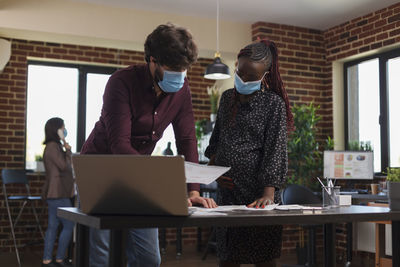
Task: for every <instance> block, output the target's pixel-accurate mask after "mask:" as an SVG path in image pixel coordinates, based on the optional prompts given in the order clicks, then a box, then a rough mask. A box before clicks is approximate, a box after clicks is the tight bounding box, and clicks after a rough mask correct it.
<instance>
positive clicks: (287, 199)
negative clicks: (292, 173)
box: [281, 184, 322, 267]
mask: <svg viewBox="0 0 400 267" xmlns="http://www.w3.org/2000/svg"><path fill="white" fill-rule="evenodd" d="M281 198H282V204H284V205H290V204H300V205H309V204H322V201H321V199H320V198H319V197H318V196H316V195H315V194H314V193H313V192H312V191H311V190H310V189H308V188H307V187H304V186H301V185H296V184H291V185H289V186H288V187H286V188H285V189H284V190H283V191H282V193H281ZM303 227H304V228H307V229H308V244H307V263H306V264H305V265H304V266H307V267H315V266H316V264H315V254H316V253H315V228H316V225H306V226H303ZM291 266H293V265H291ZM295 266H300V265H295ZM282 267H290V265H282Z"/></svg>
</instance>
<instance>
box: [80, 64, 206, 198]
mask: <svg viewBox="0 0 400 267" xmlns="http://www.w3.org/2000/svg"><path fill="white" fill-rule="evenodd" d="M170 123H172V126H173V128H174V133H175V139H176V146H177V149H178V154H180V155H184V156H185V160H187V161H191V162H198V153H197V141H196V135H195V128H194V116H193V110H192V97H191V94H190V90H189V85H188V81H187V80H185V84H184V85H183V88H182V89H181V90H179V91H178V92H177V93H169V94H167V93H163V94H162V96H161V97H160V98H157V96H156V92H155V90H154V87H153V77H152V76H151V73H150V69H149V66H148V65H133V66H130V67H128V68H125V69H121V70H118V71H117V72H115V73H114V74H113V75H112V76H111V77H110V79H109V80H108V82H107V85H106V88H105V91H104V96H103V108H102V110H101V116H100V119H99V121H98V122H96V124H95V127H94V129H93V131H92V132H91V134H90V136H89V137H88V139H87V140H86V142H85V144H84V145H83V147H82V150H81V154H141V155H150V154H151V153H152V152H153V150H154V147H155V145H156V143H157V141H158V140H160V138H161V137H162V135H163V132H164V130H165V128H167V126H168V125H169V124H170ZM188 190H189V191H192V190H196V191H199V190H200V185H199V184H188Z"/></svg>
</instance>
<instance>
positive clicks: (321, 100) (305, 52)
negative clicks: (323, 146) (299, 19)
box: [252, 22, 333, 139]
mask: <svg viewBox="0 0 400 267" xmlns="http://www.w3.org/2000/svg"><path fill="white" fill-rule="evenodd" d="M252 36H253V40H256V39H257V38H261V39H263V38H267V39H269V40H271V41H274V42H275V43H276V44H277V46H278V49H279V68H280V73H281V77H282V80H283V82H284V85H285V87H286V90H287V92H288V95H289V98H290V101H291V104H292V105H294V104H298V105H300V104H306V103H307V104H308V103H310V102H313V103H314V104H316V105H320V107H321V108H320V110H319V115H321V116H322V120H321V122H320V124H319V127H320V129H321V131H320V132H319V139H324V137H325V136H327V135H330V136H332V134H333V126H332V104H331V95H330V91H329V88H328V87H327V86H326V84H325V83H326V78H327V76H326V73H325V67H326V60H325V46H324V39H323V32H322V31H318V30H313V29H306V28H301V27H295V26H290V25H280V24H274V23H267V22H257V23H255V24H253V25H252Z"/></svg>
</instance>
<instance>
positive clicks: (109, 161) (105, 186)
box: [72, 155, 188, 216]
mask: <svg viewBox="0 0 400 267" xmlns="http://www.w3.org/2000/svg"><path fill="white" fill-rule="evenodd" d="M72 165H73V169H74V174H75V179H76V184H77V187H78V194H79V198H80V205H81V210H82V211H83V212H85V213H88V214H109V215H111V214H113V215H117V214H122V215H127V214H130V215H178V216H187V215H188V205H187V193H186V192H187V191H186V178H185V169H184V158H183V157H182V156H144V155H73V156H72Z"/></svg>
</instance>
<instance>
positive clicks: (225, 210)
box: [189, 204, 278, 214]
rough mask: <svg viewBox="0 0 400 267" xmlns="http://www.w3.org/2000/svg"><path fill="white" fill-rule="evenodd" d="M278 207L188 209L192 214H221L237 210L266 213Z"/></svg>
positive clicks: (241, 206) (227, 206) (240, 206)
mask: <svg viewBox="0 0 400 267" xmlns="http://www.w3.org/2000/svg"><path fill="white" fill-rule="evenodd" d="M277 206H278V204H271V205H267V206H265V208H263V209H262V208H258V209H256V208H248V207H247V206H246V205H226V206H218V207H216V208H211V209H208V208H203V207H189V210H191V211H194V212H202V213H205V212H208V213H211V214H212V213H214V214H215V213H221V212H228V211H237V210H245V211H266V210H273V209H275V208H276V207H277Z"/></svg>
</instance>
